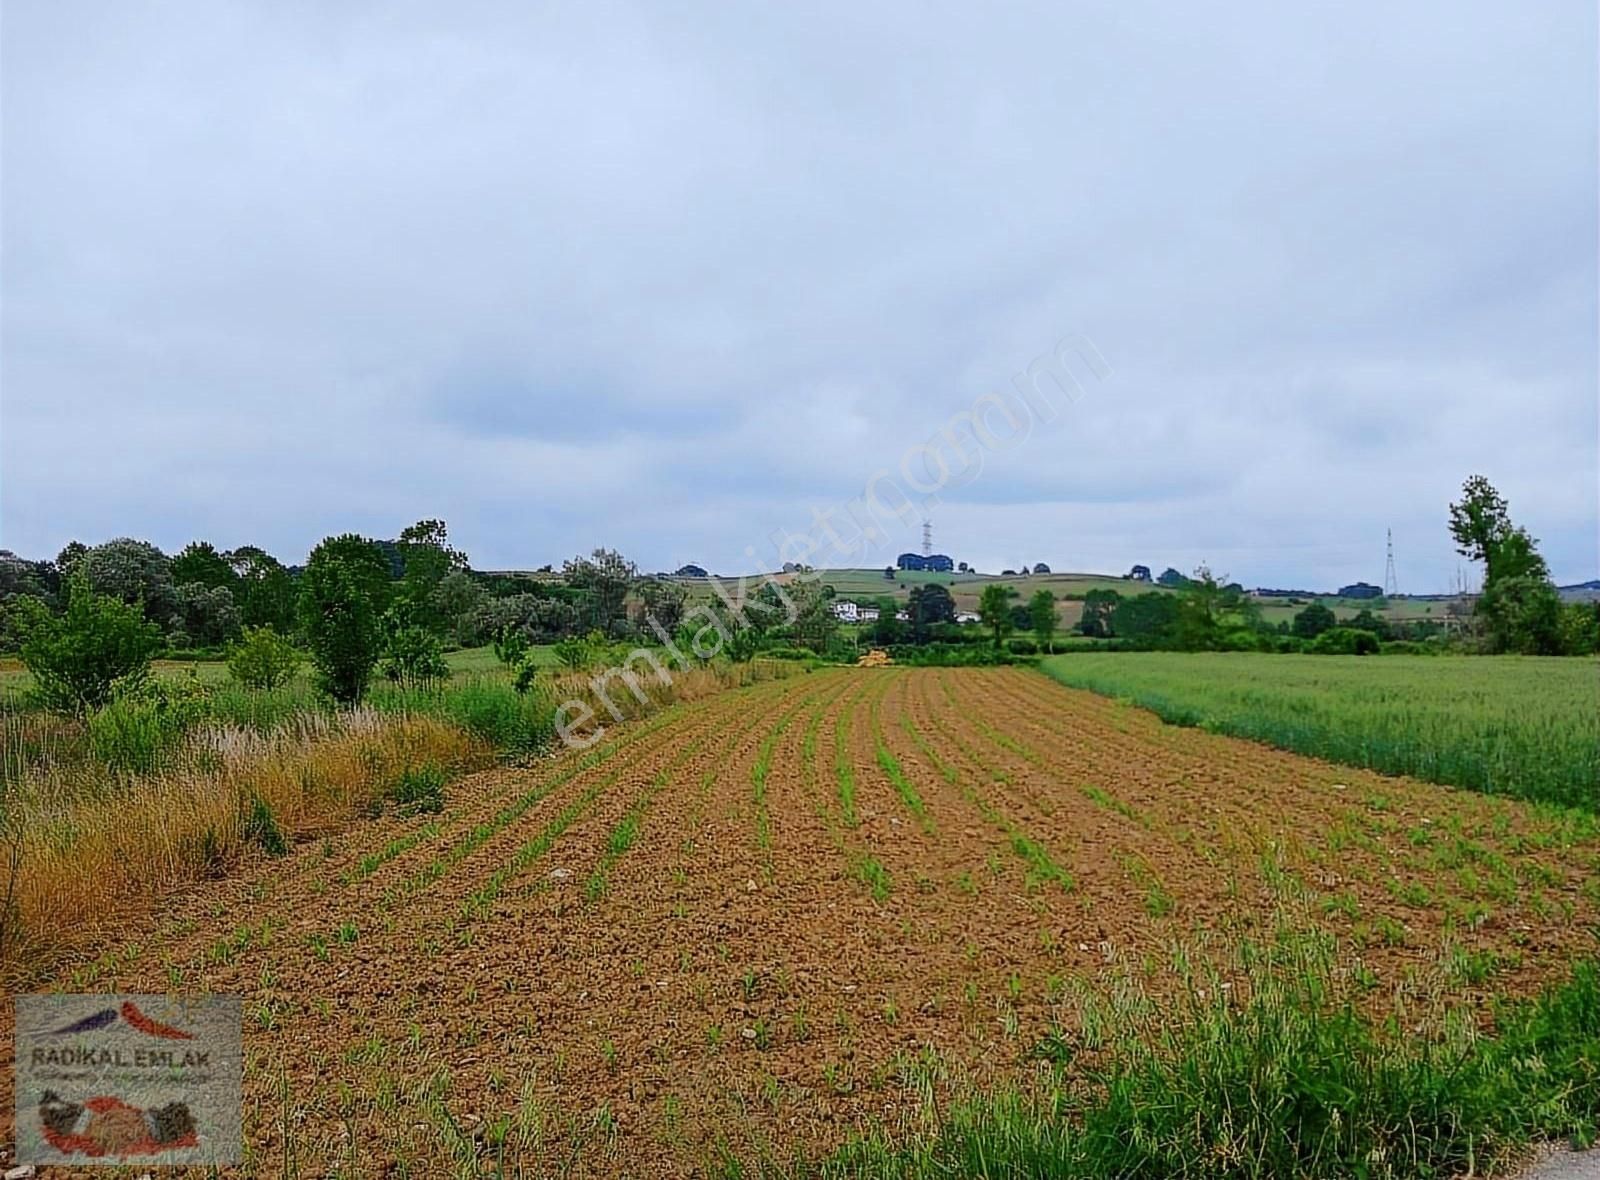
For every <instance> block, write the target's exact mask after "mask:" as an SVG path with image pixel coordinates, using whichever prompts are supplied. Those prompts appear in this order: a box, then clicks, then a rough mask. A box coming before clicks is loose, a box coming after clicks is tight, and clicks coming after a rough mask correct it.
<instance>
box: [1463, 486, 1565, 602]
mask: <svg viewBox="0 0 1600 1180" xmlns="http://www.w3.org/2000/svg"><path fill="white" fill-rule="evenodd" d="M1450 535H1451V536H1452V537H1454V538H1455V542H1456V549H1457V551H1458V552H1459V553H1461V554H1462V555H1463V556H1464V557H1469V558H1471V559H1472V560H1473V561H1481V562H1483V567H1484V574H1483V585H1484V589H1485V590H1487V589H1488V588H1489V586H1490V585H1491V584H1492V583H1494V582H1495V581H1497V580H1498V579H1500V578H1534V579H1536V580H1541V581H1548V580H1549V578H1550V570H1549V567H1548V566H1546V565H1545V561H1544V558H1543V557H1541V556H1540V555H1539V549H1538V541H1536V540H1535V539H1534V538H1533V537H1531V536H1529V535H1528V532H1527V530H1526V529H1523V528H1519V527H1518V526H1516V525H1514V524H1512V523H1511V512H1510V507H1509V506H1508V505H1507V503H1506V500H1505V497H1504V496H1502V495H1501V494H1500V493H1499V492H1497V491H1496V490H1495V488H1494V485H1492V484H1491V483H1490V482H1489V481H1488V480H1487V479H1485V478H1484V477H1483V476H1481V475H1474V476H1471V477H1469V478H1468V479H1467V481H1466V483H1464V484H1463V485H1462V487H1461V499H1460V501H1459V502H1457V503H1454V504H1451V505H1450Z"/></svg>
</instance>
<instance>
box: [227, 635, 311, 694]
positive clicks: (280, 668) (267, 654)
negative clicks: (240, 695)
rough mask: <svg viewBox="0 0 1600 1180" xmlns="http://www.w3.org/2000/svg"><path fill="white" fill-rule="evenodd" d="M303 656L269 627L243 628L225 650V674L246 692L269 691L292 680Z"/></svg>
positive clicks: (302, 660)
mask: <svg viewBox="0 0 1600 1180" xmlns="http://www.w3.org/2000/svg"><path fill="white" fill-rule="evenodd" d="M304 662H305V656H304V655H302V654H301V652H300V649H299V648H297V647H295V645H294V644H293V643H291V642H289V640H288V639H287V638H285V637H284V636H282V635H279V634H278V633H277V632H276V631H274V630H273V629H272V628H271V627H247V628H245V631H244V634H243V636H241V637H240V639H239V641H238V642H237V643H235V644H234V645H233V646H232V647H230V648H229V649H228V672H229V673H230V674H231V675H232V676H233V678H234V679H235V680H237V681H238V682H239V683H240V684H242V685H244V686H245V687H246V688H259V689H265V690H268V691H270V690H272V689H274V688H277V687H278V686H279V685H280V684H287V683H289V681H290V680H292V679H294V675H295V673H296V672H298V671H299V670H300V665H301V664H302V663H304Z"/></svg>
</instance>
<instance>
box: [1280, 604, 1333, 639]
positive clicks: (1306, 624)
mask: <svg viewBox="0 0 1600 1180" xmlns="http://www.w3.org/2000/svg"><path fill="white" fill-rule="evenodd" d="M1338 625H1339V616H1338V615H1336V614H1334V613H1333V611H1332V610H1330V609H1329V608H1328V607H1325V606H1323V605H1322V603H1320V602H1313V603H1312V604H1311V605H1310V606H1308V607H1306V609H1305V610H1303V611H1301V612H1300V613H1299V614H1297V615H1295V617H1294V622H1293V623H1292V624H1291V625H1290V628H1289V630H1290V631H1291V632H1292V633H1293V634H1295V635H1298V636H1299V637H1300V638H1301V639H1315V638H1316V637H1317V636H1318V635H1321V634H1322V633H1323V632H1324V631H1331V630H1333V629H1334V628H1335V627H1337V626H1338Z"/></svg>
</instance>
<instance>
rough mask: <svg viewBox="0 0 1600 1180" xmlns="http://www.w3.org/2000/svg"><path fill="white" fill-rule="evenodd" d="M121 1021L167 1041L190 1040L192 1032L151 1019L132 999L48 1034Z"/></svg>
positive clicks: (64, 1033) (94, 1028) (59, 1034)
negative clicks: (117, 1006)
mask: <svg viewBox="0 0 1600 1180" xmlns="http://www.w3.org/2000/svg"><path fill="white" fill-rule="evenodd" d="M118 1021H121V1022H122V1023H123V1024H126V1025H127V1026H128V1027H130V1028H132V1029H135V1030H136V1031H138V1032H142V1033H144V1034H145V1035H146V1036H149V1037H160V1038H162V1039H163V1040H168V1041H192V1040H194V1034H193V1033H188V1032H184V1031H183V1030H182V1029H181V1028H175V1027H174V1026H172V1025H170V1024H163V1023H161V1021H159V1020H152V1019H150V1017H148V1016H146V1015H145V1014H144V1013H143V1012H141V1011H139V1006H138V1005H137V1004H135V1003H134V1002H133V1001H132V1000H126V1001H124V1002H123V1005H122V1007H120V1008H102V1009H101V1010H100V1011H98V1012H96V1013H94V1014H93V1015H92V1016H85V1017H84V1018H83V1019H82V1020H75V1021H73V1022H72V1023H71V1024H68V1025H65V1026H63V1027H61V1028H58V1029H52V1030H51V1033H50V1035H51V1036H55V1037H63V1036H72V1035H75V1034H77V1033H86V1032H98V1031H99V1030H101V1029H103V1028H109V1027H111V1026H112V1025H113V1024H116V1023H117V1022H118Z"/></svg>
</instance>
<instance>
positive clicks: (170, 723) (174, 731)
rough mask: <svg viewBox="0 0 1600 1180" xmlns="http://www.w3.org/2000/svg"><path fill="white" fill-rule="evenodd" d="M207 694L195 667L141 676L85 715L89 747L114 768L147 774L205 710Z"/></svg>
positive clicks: (101, 759) (97, 756)
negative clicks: (165, 675)
mask: <svg viewBox="0 0 1600 1180" xmlns="http://www.w3.org/2000/svg"><path fill="white" fill-rule="evenodd" d="M209 700H210V695H209V693H208V692H207V691H206V687H205V686H204V685H203V684H201V683H200V679H199V677H197V676H196V675H195V674H194V672H193V670H191V671H190V673H189V675H188V677H187V678H186V679H184V680H177V681H171V680H149V679H147V680H144V681H143V682H141V683H138V684H128V685H124V686H122V687H121V689H120V691H118V693H117V695H116V696H115V697H113V698H112V700H111V701H110V702H109V703H108V704H107V705H106V706H105V707H104V708H102V709H99V710H98V711H96V712H94V713H92V714H90V715H89V721H88V726H87V730H88V735H89V748H90V750H91V751H92V752H93V753H94V756H95V758H96V759H97V760H98V761H100V762H103V763H104V764H105V765H107V766H109V767H111V768H112V769H113V770H125V771H130V772H138V773H148V772H149V771H153V770H156V769H158V768H159V767H160V765H161V763H162V761H163V759H164V758H165V757H166V755H167V753H168V752H169V751H170V750H172V749H173V748H174V747H176V746H177V745H178V743H179V742H180V741H182V740H183V735H184V734H185V733H186V732H187V731H188V729H189V727H190V726H191V725H193V724H194V723H195V722H197V721H199V720H200V719H201V718H202V717H204V716H205V715H206V712H207V706H208V704H209Z"/></svg>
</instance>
